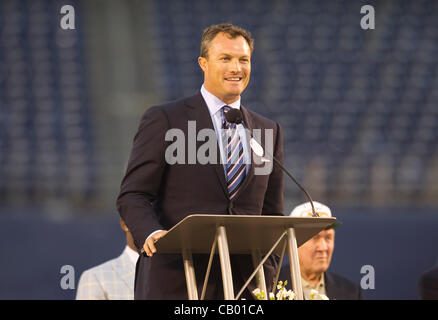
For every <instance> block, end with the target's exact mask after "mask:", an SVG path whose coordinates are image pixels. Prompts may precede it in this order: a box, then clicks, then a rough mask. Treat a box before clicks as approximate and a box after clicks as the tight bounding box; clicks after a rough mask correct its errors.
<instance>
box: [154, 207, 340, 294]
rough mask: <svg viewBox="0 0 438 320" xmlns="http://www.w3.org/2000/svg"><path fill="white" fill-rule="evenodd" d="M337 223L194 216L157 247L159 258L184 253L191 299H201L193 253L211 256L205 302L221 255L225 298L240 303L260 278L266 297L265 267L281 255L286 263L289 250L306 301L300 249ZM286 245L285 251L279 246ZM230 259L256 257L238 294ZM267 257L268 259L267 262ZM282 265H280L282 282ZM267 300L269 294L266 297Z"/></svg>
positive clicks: (294, 281)
mask: <svg viewBox="0 0 438 320" xmlns="http://www.w3.org/2000/svg"><path fill="white" fill-rule="evenodd" d="M335 221H336V218H333V217H331V218H319V217H318V218H315V217H303V218H301V217H300V218H296V217H285V216H251V215H247V216H245V215H212V214H194V215H190V216H187V217H186V218H184V219H183V220H181V221H180V222H179V223H178V224H176V225H175V226H174V227H173V228H171V229H170V230H169V232H168V233H167V234H166V235H165V236H164V237H162V238H161V239H159V240H158V241H157V243H156V244H155V246H156V248H157V254H169V253H170V254H176V253H177V254H182V257H183V262H184V271H185V276H186V283H187V292H188V297H189V299H190V300H197V299H198V288H197V285H196V278H195V270H194V268H193V259H192V254H194V253H195V254H198V253H200V254H208V253H209V254H210V259H209V263H208V267H207V272H206V275H205V281H204V286H203V289H202V294H201V299H203V298H204V293H205V289H206V285H207V282H208V276H209V273H210V267H211V263H212V261H213V257H214V254H215V252H216V248H217V251H218V253H219V259H220V266H221V273H222V282H223V288H224V298H225V299H226V300H234V299H239V298H240V295H241V294H242V293H243V291H244V290H245V288H246V287H247V285H248V284H249V283H250V281H251V280H252V278H254V276H256V275H257V274H258V277H257V278H258V279H261V281H260V282H259V286H260V288H261V289H264V290H265V292H266V283H265V281H264V273H263V263H264V262H265V261H266V259H267V258H268V257H269V256H270V255H271V254H272V253H276V254H279V255H280V256H281V258H280V261H282V260H283V256H284V253H285V249H286V248H287V253H288V255H289V262H290V272H291V279H292V289H293V291H294V292H295V294H296V295H297V298H298V299H301V300H302V299H303V290H302V286H301V273H300V266H299V260H298V247H299V246H301V245H302V244H303V243H304V242H306V241H307V240H309V239H310V238H312V237H313V236H314V235H316V234H317V233H319V232H320V231H321V230H323V229H325V228H326V227H328V226H329V225H331V224H332V223H333V222H335ZM280 243H282V244H283V245H282V246H279V244H280ZM230 254H250V255H252V256H253V261H254V264H255V265H256V267H255V270H254V272H253V274H252V275H251V276H250V278H249V279H248V281H247V282H246V283H245V285H244V286H243V287H242V288H241V289H240V291H239V293H238V294H237V295H235V292H234V288H233V279H232V273H231V264H230ZM262 256H264V258H263V259H261V257H262ZM280 267H281V265H279V266H278V270H277V277H276V278H278V274H279V271H280ZM265 296H266V297H267V296H268V294H266V295H265Z"/></svg>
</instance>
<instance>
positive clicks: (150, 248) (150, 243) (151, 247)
mask: <svg viewBox="0 0 438 320" xmlns="http://www.w3.org/2000/svg"><path fill="white" fill-rule="evenodd" d="M167 232H168V231H167V230H162V231H159V232H157V233H154V234H153V235H151V236H150V237H149V238H147V239H146V241H145V242H144V245H143V249H144V251H145V252H146V254H147V255H148V256H149V257H152V256H153V255H154V253H156V252H157V249H156V248H155V242H157V241H158V239H160V238H162V237H163V236H164V235H165V234H166V233H167Z"/></svg>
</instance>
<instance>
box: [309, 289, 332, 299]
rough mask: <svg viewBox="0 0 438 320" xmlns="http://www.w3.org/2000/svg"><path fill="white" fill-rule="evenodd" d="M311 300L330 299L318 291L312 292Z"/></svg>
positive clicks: (313, 290)
mask: <svg viewBox="0 0 438 320" xmlns="http://www.w3.org/2000/svg"><path fill="white" fill-rule="evenodd" d="M310 300H329V298H328V297H327V296H326V295H325V294H322V293H319V292H318V291H317V290H315V289H312V290H310Z"/></svg>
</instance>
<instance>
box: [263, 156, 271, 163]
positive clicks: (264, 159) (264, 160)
mask: <svg viewBox="0 0 438 320" xmlns="http://www.w3.org/2000/svg"><path fill="white" fill-rule="evenodd" d="M261 160H262V162H271V160H269V159H266V158H265V157H262V159H261Z"/></svg>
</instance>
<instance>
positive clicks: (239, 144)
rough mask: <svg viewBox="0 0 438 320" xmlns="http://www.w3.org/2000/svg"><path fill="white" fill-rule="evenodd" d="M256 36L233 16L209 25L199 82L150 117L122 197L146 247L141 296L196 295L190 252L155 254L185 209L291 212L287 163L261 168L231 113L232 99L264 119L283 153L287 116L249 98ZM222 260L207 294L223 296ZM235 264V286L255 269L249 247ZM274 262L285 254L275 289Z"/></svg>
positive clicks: (254, 122)
mask: <svg viewBox="0 0 438 320" xmlns="http://www.w3.org/2000/svg"><path fill="white" fill-rule="evenodd" d="M253 46H254V44H253V39H252V38H251V35H250V34H249V33H248V32H247V31H245V30H243V29H241V28H239V27H236V26H234V25H231V24H221V25H214V26H211V27H209V28H207V29H206V30H204V33H203V36H202V42H201V56H200V57H199V58H198V63H199V65H200V67H201V69H202V70H203V72H204V84H203V86H202V87H201V90H200V92H198V93H197V94H195V95H194V96H191V97H188V98H183V99H180V100H177V101H173V102H170V103H167V104H164V105H160V106H155V107H151V108H149V109H148V110H147V111H146V113H145V114H144V115H143V117H142V119H141V122H140V127H139V129H138V132H137V134H136V136H135V138H134V144H133V148H132V152H131V156H130V160H129V163H128V168H127V171H126V175H125V177H124V179H123V181H122V184H121V191H120V195H119V197H118V200H117V208H118V210H119V213H120V215H121V217H122V218H123V220H124V221H125V222H126V224H127V225H128V227H129V229H130V230H131V233H132V234H133V236H134V241H135V244H136V246H137V247H138V248H143V250H144V252H145V254H142V255H140V257H139V260H138V262H137V266H136V280H135V299H187V289H186V283H185V275H184V268H183V263H182V259H181V256H180V255H160V254H155V253H157V252H156V251H157V250H156V247H155V245H154V243H155V242H156V241H158V240H159V239H160V238H161V237H163V236H164V235H165V234H166V233H167V230H169V229H170V228H171V227H172V226H174V225H175V224H176V223H178V222H179V221H181V220H182V219H183V218H184V217H186V216H188V215H190V214H196V213H199V214H206V213H211V214H233V215H234V214H236V215H283V174H282V172H281V171H280V170H279V168H278V167H272V163H271V169H270V170H269V171H266V170H260V169H261V167H263V166H266V163H262V162H261V161H260V159H259V158H257V157H259V156H257V155H256V154H254V153H253V152H252V151H251V143H250V142H249V137H248V134H247V133H246V132H245V130H244V127H243V125H242V124H239V125H237V126H236V125H234V126H233V124H231V123H229V122H228V121H227V120H226V118H225V114H226V112H228V111H229V110H230V109H231V108H236V109H240V110H241V112H242V114H243V124H244V125H245V128H247V129H249V130H250V131H252V130H254V129H261V135H260V141H259V142H260V143H261V145H262V146H265V148H267V146H269V145H271V147H272V152H273V154H274V156H275V157H277V158H278V159H279V160H280V161H282V159H283V147H282V134H281V130H280V127H279V125H278V124H277V123H275V122H274V121H271V120H269V119H266V118H264V117H262V116H260V115H258V114H256V113H255V112H252V111H250V110H249V109H247V108H245V107H244V106H243V105H241V103H240V94H241V93H242V92H243V91H244V90H245V88H246V86H247V85H248V82H249V79H250V73H251V54H252V50H253ZM192 121H193V122H192ZM193 124H195V126H193ZM205 129H209V130H210V132H213V135H214V138H213V140H214V143H213V145H214V146H215V148H213V149H211V148H209V149H208V151H207V152H205V155H206V156H207V157H208V158H209V159H210V160H211V159H213V160H214V161H209V162H208V163H205V162H202V163H200V161H198V160H199V156H200V155H202V152H200V150H201V149H200V147H201V146H202V145H203V142H202V141H200V140H201V139H199V138H198V139H196V137H198V133H199V132H200V131H201V130H205ZM172 130H173V131H172ZM224 132H226V135H225V136H224V135H223V133H224ZM169 133H172V134H176V135H174V136H172V137H176V138H177V140H178V136H180V135H181V134H182V135H183V137H185V139H183V140H182V141H183V142H182V145H183V146H184V148H182V149H183V152H182V153H181V149H180V148H174V146H175V144H177V141H173V140H172V141H169V140H171V139H169ZM194 137H195V138H194ZM210 137H211V136H210ZM216 139H217V140H216ZM179 142H181V140H180V141H179ZM193 146H196V149H195V152H194V151H193ZM210 146H211V144H210ZM196 150H197V151H198V153H196ZM174 151H176V153H177V154H176V156H175V154H174V153H175V152H174ZM178 153H179V154H178ZM200 153H201V154H200ZM193 155H196V156H197V157H196V159H194V157H193ZM265 171H266V172H265ZM261 172H262V173H263V172H265V173H263V174H261ZM193 260H194V267H195V271H196V277H197V285H198V288H200V287H201V285H202V282H203V276H204V272H205V270H206V266H207V262H208V255H194V256H193ZM217 260H218V259H217V258H215V259H214V263H213V266H212V271H211V275H210V280H209V282H208V287H207V292H206V299H222V298H223V291H222V281H221V275H220V266H219V263H218V261H217ZM231 265H232V270H233V282H234V288H235V290H239V289H240V287H241V286H242V285H243V284H244V283H245V281H246V280H247V278H248V277H249V275H250V274H251V272H252V268H251V267H252V262H251V259H250V257H247V256H239V255H235V256H233V255H232V256H231ZM275 267H276V260H275V259H274V258H273V257H270V258H269V259H268V260H267V261H266V263H265V265H264V269H265V276H266V282H267V286H268V290H269V288H270V287H271V285H272V279H273V275H274V272H275V270H274V268H275ZM253 288H254V285H253V284H251V285H250V286H249V287H248V289H247V290H246V291H245V293H244V294H243V295H242V297H244V298H251V297H252V296H251V293H250V291H251V290H252V289H253Z"/></svg>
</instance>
